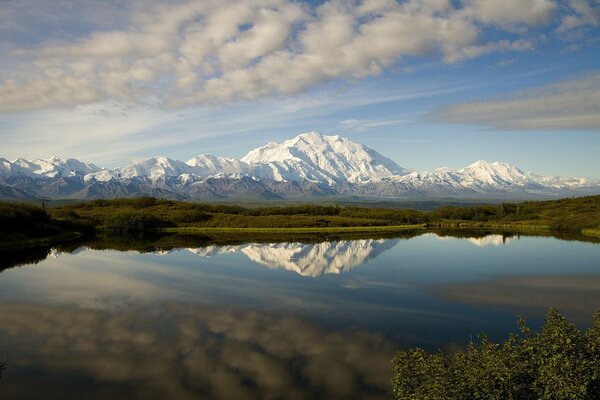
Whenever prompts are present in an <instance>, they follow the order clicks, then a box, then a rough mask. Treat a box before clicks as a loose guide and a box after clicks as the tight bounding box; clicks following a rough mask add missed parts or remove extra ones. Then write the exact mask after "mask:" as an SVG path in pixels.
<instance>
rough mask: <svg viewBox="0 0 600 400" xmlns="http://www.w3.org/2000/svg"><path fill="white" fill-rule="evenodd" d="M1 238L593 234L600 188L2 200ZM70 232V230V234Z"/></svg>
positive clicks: (598, 225)
mask: <svg viewBox="0 0 600 400" xmlns="http://www.w3.org/2000/svg"><path fill="white" fill-rule="evenodd" d="M0 206H1V207H3V208H2V210H4V211H2V210H0V211H1V213H0V222H2V225H1V226H2V228H1V231H0V242H3V243H8V242H12V243H18V242H20V243H24V244H28V243H30V242H29V241H34V242H35V241H36V240H50V238H51V237H56V238H61V237H62V235H67V233H68V232H71V233H73V232H75V233H80V234H84V233H90V232H91V233H99V234H101V235H105V236H106V235H123V234H132V233H134V234H137V233H141V232H165V233H177V234H184V233H185V234H198V235H203V234H209V235H212V236H214V235H219V234H221V235H226V234H243V235H245V236H248V235H252V234H254V235H266V234H269V235H277V234H284V233H285V234H287V235H294V234H303V235H306V234H325V235H326V234H353V233H379V232H399V231H405V230H410V229H420V230H423V229H430V230H440V229H442V230H469V231H474V230H487V231H498V232H513V233H531V234H545V235H546V234H553V235H559V234H560V235H582V234H583V235H589V237H595V238H597V237H600V196H589V197H581V198H573V199H561V200H554V201H541V202H524V203H518V204H513V203H502V204H498V205H483V206H467V207H459V206H445V207H441V208H438V209H436V210H433V211H427V212H426V211H417V210H412V209H395V208H394V209H392V208H376V207H370V208H366V207H355V206H348V207H340V206H338V205H315V204H305V205H295V206H285V207H279V206H265V207H254V208H249V207H241V206H236V205H224V204H204V203H191V202H179V201H170V200H157V199H154V198H138V199H116V200H94V201H88V202H81V203H75V204H64V205H61V206H57V207H52V208H49V209H48V210H44V209H41V208H39V207H33V206H29V205H15V204H8V203H0ZM65 237H66V236H65Z"/></svg>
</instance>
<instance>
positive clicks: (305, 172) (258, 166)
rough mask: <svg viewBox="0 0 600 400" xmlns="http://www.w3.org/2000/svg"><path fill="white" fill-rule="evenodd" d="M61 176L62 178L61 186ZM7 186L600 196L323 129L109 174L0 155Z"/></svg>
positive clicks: (61, 191) (91, 192)
mask: <svg viewBox="0 0 600 400" xmlns="http://www.w3.org/2000/svg"><path fill="white" fill-rule="evenodd" d="M23 177H27V179H23ZM38 178H43V181H42V182H39V181H37V179H38ZM64 178H68V182H65V181H64ZM32 179H34V180H35V181H32ZM57 179H63V181H61V182H58V184H56V182H55V180H57ZM78 179H81V182H78V181H77V180H78ZM0 186H2V187H8V188H9V189H7V191H4V192H3V193H9V196H10V193H13V192H14V190H17V191H20V192H23V193H25V194H26V195H28V196H30V197H32V198H35V197H39V196H51V197H55V198H66V197H72V198H110V197H119V196H136V195H141V194H144V195H152V196H158V197H161V196H164V197H174V198H189V199H224V198H231V197H239V198H260V199H280V198H294V199H308V198H313V197H322V196H331V195H339V196H365V198H376V197H380V198H394V199H398V198H403V199H405V198H424V197H438V196H443V197H458V198H465V197H483V198H492V197H493V198H516V199H524V198H530V197H538V196H543V197H548V196H552V197H554V196H557V195H558V196H571V195H590V194H597V193H598V192H600V182H597V181H590V180H587V179H584V178H562V177H543V176H539V175H536V174H533V173H524V172H523V171H522V170H521V169H519V168H517V167H515V166H513V165H510V164H508V163H503V162H498V161H496V162H487V161H484V160H479V161H476V162H475V163H473V164H471V165H469V166H467V167H465V168H461V169H450V168H446V167H444V168H438V169H435V170H433V171H431V172H427V171H425V172H410V171H408V170H406V169H404V168H402V167H400V166H399V165H398V164H396V163H395V162H393V161H392V160H390V159H389V158H386V157H384V156H382V155H381V154H379V153H378V152H376V151H375V150H373V149H371V148H369V147H367V146H364V145H362V144H358V143H355V142H353V141H351V140H350V139H347V138H344V137H341V136H337V135H336V136H328V135H323V134H320V133H316V132H307V133H303V134H301V135H298V136H296V137H294V138H292V139H289V140H285V141H283V142H281V143H276V142H271V143H269V144H267V145H265V146H263V147H259V148H257V149H255V150H252V151H250V152H249V153H248V154H246V156H244V157H243V158H242V159H241V160H236V159H234V158H224V157H216V156H213V155H209V154H200V155H198V156H196V157H194V158H192V159H190V160H188V161H187V162H186V163H184V162H182V161H178V160H173V159H170V158H167V157H153V158H149V159H146V160H141V161H138V162H134V163H132V164H130V165H127V166H125V167H121V168H115V169H111V170H106V169H101V168H99V167H97V166H95V165H94V164H89V163H84V162H81V161H79V160H75V159H72V158H69V159H61V158H59V157H56V156H54V157H51V158H48V159H38V160H33V161H28V160H25V159H23V158H18V159H16V160H14V161H12V162H11V161H9V160H7V159H4V158H0Z"/></svg>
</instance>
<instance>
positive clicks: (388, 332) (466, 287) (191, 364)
mask: <svg viewBox="0 0 600 400" xmlns="http://www.w3.org/2000/svg"><path fill="white" fill-rule="evenodd" d="M477 236H478V237H462V238H458V237H453V236H443V235H440V234H434V233H425V234H418V235H416V236H414V237H408V236H407V237H403V238H382V239H357V240H341V239H340V240H322V241H318V240H317V241H313V242H311V241H308V242H282V243H233V244H223V245H218V244H210V245H198V246H186V248H176V249H171V250H168V251H167V250H162V251H154V252H139V251H133V250H129V251H117V250H110V249H103V250H98V249H93V247H94V245H93V244H90V245H88V246H81V247H74V248H70V249H68V251H67V250H62V251H61V250H58V249H52V250H50V251H43V252H42V253H41V254H29V255H27V256H28V257H30V258H31V261H34V260H36V259H40V260H41V261H39V262H37V263H34V264H23V265H18V266H12V264H15V263H17V264H18V261H14V262H13V261H11V263H12V264H11V265H10V266H12V267H11V268H7V269H5V270H4V271H2V272H1V273H0V361H2V360H4V361H5V369H4V370H3V371H2V376H1V378H0V398H2V399H13V398H15V399H40V398H43V399H82V398H85V399H117V398H127V399H166V398H168V399H197V398H207V399H255V398H256V399H319V398H322V399H354V398H356V399H371V398H373V399H377V398H390V397H391V393H390V384H389V379H390V375H391V364H390V360H391V358H392V357H393V354H394V351H395V350H397V349H401V348H407V347H413V346H420V347H424V348H426V349H428V350H437V349H442V350H453V349H456V348H458V347H460V346H464V345H465V344H466V343H467V342H468V341H469V339H471V338H475V337H476V335H477V334H478V333H479V332H482V331H485V332H487V333H488V334H489V335H490V336H491V337H492V338H493V339H495V340H498V341H500V340H504V339H506V337H507V335H508V333H509V332H516V331H517V324H516V316H517V314H519V315H523V316H525V317H526V319H527V321H528V324H529V325H530V326H532V327H534V328H537V327H539V326H540V324H541V323H542V321H543V318H544V313H545V311H546V309H547V308H548V307H551V306H552V307H556V308H557V309H558V310H559V312H561V313H562V314H563V315H565V316H567V317H568V318H569V319H570V320H571V321H573V322H575V323H577V324H578V325H579V326H580V327H582V328H585V327H587V326H589V324H590V323H591V317H592V314H593V312H594V311H596V310H597V309H598V308H600V245H598V244H594V243H586V242H580V241H566V240H559V239H555V238H552V237H532V236H521V237H518V236H507V235H504V236H503V235H498V234H491V235H486V236H482V235H477ZM96 247H98V248H99V247H100V246H96ZM125 247H127V246H125ZM131 247H132V248H134V247H135V246H131ZM4 257H5V260H7V259H9V258H10V257H12V256H9V255H6V256H4ZM26 259H27V258H26ZM11 260H12V258H11ZM4 263H5V264H6V263H7V261H5V262H4ZM3 266H4V267H7V265H3Z"/></svg>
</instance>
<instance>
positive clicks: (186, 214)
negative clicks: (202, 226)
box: [167, 209, 211, 223]
mask: <svg viewBox="0 0 600 400" xmlns="http://www.w3.org/2000/svg"><path fill="white" fill-rule="evenodd" d="M167 217H168V219H169V221H172V222H175V223H179V222H202V221H208V220H209V219H210V218H211V215H210V214H207V213H205V212H204V211H201V210H197V209H196V210H177V211H171V212H169V214H168V216H167Z"/></svg>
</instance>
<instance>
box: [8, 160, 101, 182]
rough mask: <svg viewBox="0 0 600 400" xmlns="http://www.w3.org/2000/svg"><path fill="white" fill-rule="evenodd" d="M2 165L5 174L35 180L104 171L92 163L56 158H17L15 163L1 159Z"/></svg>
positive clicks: (80, 175)
mask: <svg viewBox="0 0 600 400" xmlns="http://www.w3.org/2000/svg"><path fill="white" fill-rule="evenodd" d="M0 164H1V165H0V168H1V169H2V171H4V174H6V173H11V174H13V175H17V176H18V175H22V176H29V177H34V178H35V177H38V178H44V177H45V178H67V177H83V176H84V175H86V174H89V173H93V172H97V171H100V170H102V168H100V167H98V166H96V165H94V164H91V163H84V162H81V161H79V160H76V159H74V158H67V159H62V158H59V157H56V156H52V157H50V158H48V159H37V160H33V161H28V160H25V159H24V158H17V159H16V160H14V161H13V162H10V161H8V160H6V159H1V160H0Z"/></svg>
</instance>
